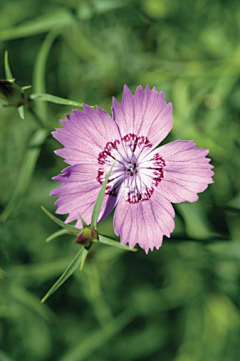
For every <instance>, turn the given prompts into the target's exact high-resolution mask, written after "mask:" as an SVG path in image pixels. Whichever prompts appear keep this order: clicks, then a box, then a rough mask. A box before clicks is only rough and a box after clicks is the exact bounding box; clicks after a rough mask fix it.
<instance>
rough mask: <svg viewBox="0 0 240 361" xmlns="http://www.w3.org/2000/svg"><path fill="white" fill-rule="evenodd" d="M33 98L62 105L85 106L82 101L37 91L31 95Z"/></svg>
mask: <svg viewBox="0 0 240 361" xmlns="http://www.w3.org/2000/svg"><path fill="white" fill-rule="evenodd" d="M29 98H30V99H32V100H42V101H45V102H50V103H55V104H61V105H73V106H75V107H81V108H82V107H83V105H82V103H78V102H75V101H73V100H68V99H64V98H60V97H57V96H55V95H51V94H46V93H35V94H31V95H30V96H29Z"/></svg>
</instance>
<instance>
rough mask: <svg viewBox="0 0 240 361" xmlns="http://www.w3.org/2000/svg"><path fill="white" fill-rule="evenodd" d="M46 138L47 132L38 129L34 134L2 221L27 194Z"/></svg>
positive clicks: (2, 215)
mask: <svg viewBox="0 0 240 361" xmlns="http://www.w3.org/2000/svg"><path fill="white" fill-rule="evenodd" d="M46 137H47V131H46V130H44V129H38V130H37V131H36V132H35V133H34V134H33V136H32V138H31V140H30V143H29V148H28V150H27V151H26V153H25V155H24V158H23V161H22V165H21V169H20V172H19V177H18V180H17V184H16V188H15V190H14V192H13V195H12V198H11V199H10V201H9V203H8V204H7V206H6V208H5V210H4V211H3V213H2V214H1V217H0V219H1V220H2V221H3V222H4V221H6V219H7V218H8V217H9V216H10V214H11V213H12V211H13V210H14V208H15V207H16V205H17V203H18V201H19V198H20V197H21V196H22V195H23V194H24V193H25V191H26V189H27V188H28V185H29V182H30V179H31V177H32V173H33V170H34V168H35V164H36V162H37V159H38V156H39V153H40V151H41V148H40V146H41V145H42V144H43V142H44V141H45V139H46Z"/></svg>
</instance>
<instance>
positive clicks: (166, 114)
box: [112, 85, 173, 147]
mask: <svg viewBox="0 0 240 361" xmlns="http://www.w3.org/2000/svg"><path fill="white" fill-rule="evenodd" d="M112 112H113V119H114V120H115V121H116V123H117V124H118V126H119V129H120V132H121V135H122V137H124V136H125V135H126V134H129V133H132V134H136V135H138V136H146V137H147V138H148V139H149V141H150V143H151V144H152V145H153V146H154V147H155V146H156V145H158V144H159V143H160V142H161V141H162V140H163V139H164V138H165V137H166V136H167V135H168V133H169V132H170V130H171V129H172V126H173V118H172V104H171V103H168V104H167V103H166V102H165V100H164V96H163V93H162V92H160V93H159V92H158V91H157V90H156V89H155V87H154V88H153V89H152V90H151V89H150V87H149V85H147V86H146V89H145V90H143V89H142V87H141V86H138V87H137V89H136V92H135V94H134V95H132V93H131V91H130V90H129V88H128V87H127V86H126V85H125V86H124V91H123V97H122V103H121V104H120V103H119V102H118V101H117V100H116V99H115V98H113V107H112Z"/></svg>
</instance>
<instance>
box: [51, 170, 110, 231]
mask: <svg viewBox="0 0 240 361" xmlns="http://www.w3.org/2000/svg"><path fill="white" fill-rule="evenodd" d="M62 173H63V174H60V175H58V176H56V177H54V178H53V179H54V180H55V181H58V182H61V183H62V185H60V186H59V187H57V188H55V189H54V190H53V191H52V192H51V193H50V196H57V197H59V198H58V200H57V201H56V202H55V205H56V206H58V209H57V211H56V213H57V214H67V213H68V214H69V216H68V218H67V219H66V223H68V222H72V221H74V220H76V219H77V220H78V221H77V224H76V227H78V228H82V222H81V220H80V219H79V215H80V216H81V217H82V218H83V219H84V221H85V222H86V223H87V224H90V222H91V215H92V211H93V207H94V204H95V202H96V199H97V196H98V193H99V191H100V188H101V184H100V183H99V182H98V181H97V179H96V169H95V167H93V166H92V164H89V163H85V164H78V165H74V166H71V167H68V168H66V169H64V170H63V171H62ZM115 204H116V197H112V196H109V195H105V196H104V200H103V203H102V208H101V211H100V214H99V218H98V222H100V221H102V220H103V219H104V218H105V217H107V216H108V215H109V213H110V212H111V211H112V210H113V208H114V206H115Z"/></svg>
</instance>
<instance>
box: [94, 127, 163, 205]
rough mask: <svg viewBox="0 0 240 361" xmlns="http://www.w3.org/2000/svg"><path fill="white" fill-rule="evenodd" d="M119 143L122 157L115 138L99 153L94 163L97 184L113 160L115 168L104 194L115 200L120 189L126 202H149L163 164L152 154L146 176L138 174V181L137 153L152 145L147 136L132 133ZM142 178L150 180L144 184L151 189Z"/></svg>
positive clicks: (104, 175)
mask: <svg viewBox="0 0 240 361" xmlns="http://www.w3.org/2000/svg"><path fill="white" fill-rule="evenodd" d="M121 141H122V146H123V149H125V152H126V154H124V155H121V154H120V152H119V151H118V146H119V144H120V140H118V139H117V140H115V141H112V142H108V143H107V144H106V146H105V148H104V150H103V151H102V152H101V153H99V155H98V163H99V164H100V165H101V167H99V169H98V174H97V181H98V182H99V183H101V184H102V183H103V182H104V180H105V178H106V174H107V173H108V171H109V169H110V168H109V167H110V166H111V165H112V163H113V160H115V159H117V163H116V166H115V167H114V169H113V173H112V175H111V177H110V179H109V181H108V185H107V188H106V194H109V195H110V196H112V197H117V195H118V193H119V190H120V188H121V187H122V186H123V189H126V192H123V193H125V196H124V199H125V200H126V201H127V202H129V203H138V202H143V201H146V200H149V199H150V198H151V195H152V194H153V191H154V187H157V185H158V184H159V182H161V180H162V179H163V178H164V172H163V169H164V167H165V165H166V163H165V161H164V159H163V158H162V157H161V156H160V154H159V153H156V154H154V156H153V158H152V159H150V160H149V162H148V166H146V168H145V169H150V170H151V173H150V174H148V175H147V176H146V175H144V173H142V179H141V171H140V169H138V168H140V167H141V161H139V159H141V158H140V157H139V154H141V153H142V151H144V149H145V148H151V147H152V144H151V143H150V142H149V140H148V138H147V137H145V136H137V135H135V134H133V133H129V134H126V135H125V136H124V137H122V138H121ZM138 157H139V158H138ZM148 173H149V172H148ZM137 177H138V178H137ZM144 177H150V178H151V179H150V180H149V179H148V180H147V183H149V181H150V183H149V184H151V186H147V185H146V180H145V181H144ZM139 182H140V185H139ZM137 184H138V185H137ZM138 186H139V188H140V189H141V191H140V190H139V188H138Z"/></svg>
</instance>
